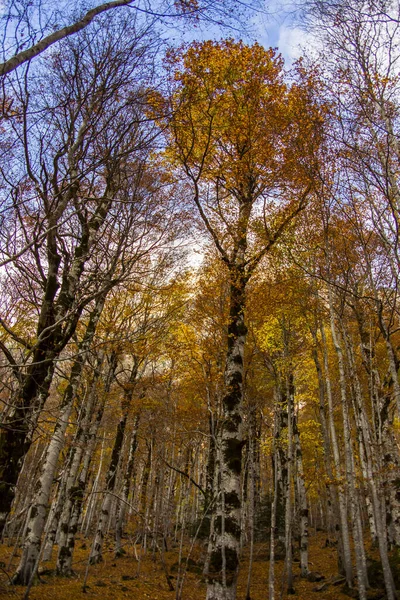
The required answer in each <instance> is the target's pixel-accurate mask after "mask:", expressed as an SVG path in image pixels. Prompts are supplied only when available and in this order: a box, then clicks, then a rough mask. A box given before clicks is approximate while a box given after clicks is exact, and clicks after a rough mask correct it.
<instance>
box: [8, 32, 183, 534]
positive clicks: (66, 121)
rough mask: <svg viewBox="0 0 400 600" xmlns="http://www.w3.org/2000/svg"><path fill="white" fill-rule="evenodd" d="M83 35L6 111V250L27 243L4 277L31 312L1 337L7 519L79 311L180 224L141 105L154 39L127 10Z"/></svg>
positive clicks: (23, 90) (52, 62)
mask: <svg viewBox="0 0 400 600" xmlns="http://www.w3.org/2000/svg"><path fill="white" fill-rule="evenodd" d="M87 36H88V39H86V38H85V36H83V37H81V38H75V40H74V42H71V41H68V42H65V44H66V47H65V48H64V49H63V50H64V53H63V55H61V54H59V55H55V56H52V57H50V58H49V63H48V64H49V66H48V71H46V72H44V73H43V75H42V77H41V78H38V79H37V80H36V81H35V83H34V84H32V86H30V85H29V86H28V88H27V89H26V90H25V89H22V90H21V98H20V118H18V119H16V120H14V121H12V122H11V123H10V128H11V129H12V131H13V135H14V148H15V149H14V160H15V168H14V169H13V170H12V171H11V172H6V168H5V167H3V168H2V174H3V176H4V179H5V181H6V182H7V187H8V197H6V199H5V201H4V208H5V212H6V214H7V218H8V220H9V223H10V225H11V223H12V225H13V229H12V230H11V227H10V228H9V229H8V230H7V231H4V238H5V239H4V242H5V244H4V245H5V248H4V250H3V252H4V254H3V256H5V257H7V256H9V255H13V254H14V249H18V248H20V247H21V245H22V246H24V247H27V246H28V248H27V250H26V252H24V253H23V254H22V255H21V256H20V257H19V258H18V260H16V261H14V262H12V263H10V264H8V265H7V267H6V277H5V278H4V280H3V285H8V286H10V288H11V289H13V288H15V287H16V288H17V291H16V293H18V292H22V293H23V295H24V297H25V299H26V302H27V303H28V304H29V305H30V309H31V311H32V313H31V314H32V319H31V321H30V327H29V330H27V331H25V332H24V334H23V335H21V336H19V335H17V333H16V332H15V331H14V328H13V327H12V326H11V325H10V323H8V324H7V322H6V321H5V318H3V320H2V327H3V328H4V330H5V331H6V332H7V333H8V335H9V336H10V339H11V340H12V341H13V344H16V345H17V347H16V349H15V350H14V349H12V350H10V348H9V347H8V348H7V346H6V345H4V344H3V345H2V351H3V352H4V354H5V356H6V358H7V360H8V361H11V363H12V364H13V365H14V375H15V378H16V380H17V386H16V389H15V394H14V396H13V397H12V398H10V404H11V405H12V410H10V411H9V413H8V415H7V418H6V420H5V422H3V423H2V433H1V436H0V479H1V484H0V486H1V494H0V497H1V500H0V513H1V519H0V521H1V528H2V527H3V526H4V522H5V519H6V517H7V514H8V512H9V510H10V507H11V502H12V499H13V497H14V486H15V483H16V480H17V477H18V473H19V470H20V467H21V464H22V461H23V459H24V457H25V455H26V453H27V451H28V450H29V447H30V444H31V442H32V434H33V431H34V430H35V426H36V422H37V418H38V416H39V414H40V411H41V409H42V408H43V406H44V403H45V401H46V398H47V396H48V393H49V389H50V385H51V381H52V378H53V373H54V369H55V367H56V361H57V359H58V357H59V356H60V354H61V352H62V351H63V349H64V348H65V347H66V346H67V344H68V343H69V342H70V340H71V339H72V337H73V336H74V333H75V331H76V327H77V325H78V322H79V320H80V318H81V316H82V313H83V311H84V310H85V308H86V307H87V306H88V305H90V303H92V302H93V301H94V300H95V298H96V297H98V296H99V295H102V294H103V293H104V292H107V291H109V290H110V289H112V287H113V286H115V285H116V284H117V283H118V282H119V281H121V280H124V279H126V278H127V277H128V276H129V275H130V274H131V269H132V268H133V265H135V263H136V262H137V260H138V258H140V257H142V256H143V255H145V254H147V253H148V252H149V251H150V249H151V248H154V247H155V246H157V245H158V244H159V243H160V240H163V239H164V237H168V236H171V235H174V233H173V231H174V229H173V228H172V227H171V228H170V231H168V226H169V225H171V220H172V219H173V218H174V210H173V208H172V205H171V204H169V199H168V195H162V194H161V193H160V189H162V190H164V187H163V185H162V183H161V181H160V174H159V172H157V171H156V170H151V169H150V168H148V166H147V165H148V151H149V149H150V147H151V144H152V140H153V138H154V135H155V131H154V130H153V129H152V127H151V125H149V124H148V123H147V119H146V117H145V115H144V113H143V104H144V103H145V101H146V91H145V86H144V81H148V77H149V76H151V70H150V69H149V68H151V61H152V57H153V55H152V52H150V57H149V54H147V53H148V52H149V43H148V39H147V38H146V36H145V34H143V32H136V31H135V29H134V28H133V27H132V26H131V25H130V24H127V23H124V22H121V21H119V22H118V21H116V22H114V23H110V26H109V28H108V29H107V28H105V27H101V26H99V28H98V31H95V32H92V33H87ZM143 36H144V37H143ZM146 57H149V62H147V58H146ZM45 82H46V85H45ZM47 82H49V83H47ZM19 165H22V167H21V169H19V168H18V166H19ZM167 205H168V206H167ZM165 211H167V212H165ZM166 215H167V216H166ZM168 215H169V217H168ZM13 233H14V234H15V235H12V234H13ZM10 234H11V235H10ZM32 239H33V240H34V241H33V243H32V244H31V243H30V242H31V240H32ZM17 353H18V354H17ZM14 355H15V356H14ZM17 364H18V365H19V366H18V367H17V366H16V365H17Z"/></svg>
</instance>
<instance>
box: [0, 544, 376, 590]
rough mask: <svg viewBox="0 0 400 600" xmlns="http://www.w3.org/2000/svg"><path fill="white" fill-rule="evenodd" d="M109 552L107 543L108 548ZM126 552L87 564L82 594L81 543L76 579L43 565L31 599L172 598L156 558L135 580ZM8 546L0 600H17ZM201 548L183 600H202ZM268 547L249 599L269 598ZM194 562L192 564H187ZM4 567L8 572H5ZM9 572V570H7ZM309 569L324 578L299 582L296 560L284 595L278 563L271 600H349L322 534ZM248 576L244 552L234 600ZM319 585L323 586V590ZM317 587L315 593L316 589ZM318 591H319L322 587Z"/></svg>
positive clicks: (260, 553) (172, 567) (261, 548)
mask: <svg viewBox="0 0 400 600" xmlns="http://www.w3.org/2000/svg"><path fill="white" fill-rule="evenodd" d="M110 550H111V544H110ZM126 550H127V553H126V554H125V555H124V556H122V557H120V558H118V559H115V558H114V555H113V553H112V552H111V551H109V552H105V554H104V561H103V562H102V563H101V564H99V565H93V566H90V568H89V572H88V578H87V588H86V591H85V592H83V590H82V584H83V581H84V578H85V572H86V568H87V557H88V552H89V544H88V543H87V541H86V540H83V539H80V540H78V543H77V548H76V551H75V561H74V567H73V568H74V571H75V576H74V577H71V578H69V579H67V578H62V577H56V576H55V575H54V571H52V569H54V566H55V564H54V562H49V563H45V566H44V568H41V571H43V570H44V569H46V571H45V572H44V573H43V574H42V575H41V580H42V583H39V584H37V585H34V586H33V587H32V589H31V592H30V596H29V597H30V599H31V600H91V599H93V600H95V599H101V600H122V599H124V598H127V599H129V600H147V599H150V600H175V596H176V592H175V591H171V590H169V589H168V585H167V580H166V573H165V570H164V569H163V567H162V564H161V561H160V558H159V555H157V554H155V555H154V556H153V555H152V553H151V552H149V553H148V554H147V555H146V556H144V557H143V558H142V559H141V564H140V574H139V576H138V574H137V571H138V561H137V558H136V556H137V553H138V552H139V550H137V553H136V556H135V551H134V548H133V547H132V546H129V545H127V546H126ZM178 550H179V549H178V548H173V549H171V550H170V551H169V552H166V553H165V563H166V567H167V570H168V573H169V574H170V576H171V579H170V580H171V582H172V584H173V586H174V587H176V577H177V561H178ZM12 553H13V548H12V547H9V546H6V545H3V546H0V598H4V599H6V598H7V599H14V600H22V598H23V597H24V593H25V588H23V587H19V586H9V585H8V583H7V582H8V581H9V578H10V576H11V575H12V573H13V572H14V571H15V568H16V566H17V564H18V558H19V556H20V554H21V551H20V549H18V551H17V553H16V554H15V555H14V557H13V560H12V563H11V565H10V566H9V562H10V557H11V555H12ZM200 553H201V551H200V548H197V549H195V550H194V551H193V552H192V555H191V561H190V572H187V574H186V577H185V582H184V587H183V593H182V596H181V598H182V600H204V598H205V584H204V581H203V578H202V576H201V566H200V561H199V565H197V566H196V564H195V563H196V559H198V558H200ZM267 554H268V546H267V545H266V544H256V545H255V552H254V562H253V570H252V586H251V600H266V598H268V570H269V562H268V556H267ZM192 561H193V562H192ZM8 567H9V568H8ZM7 569H8V570H7ZM310 571H312V572H313V573H315V574H317V573H319V574H321V575H323V576H324V579H323V580H322V581H319V582H315V581H314V582H312V581H308V580H305V579H301V578H300V576H299V564H298V562H295V563H294V565H293V572H294V575H295V579H294V588H295V592H296V595H295V596H293V595H292V596H287V595H286V593H285V592H286V590H285V592H284V593H282V588H283V586H282V580H283V578H282V573H283V561H278V562H277V564H276V572H275V581H276V588H275V589H276V597H277V598H278V599H282V598H297V599H298V600H312V599H315V600H348V599H349V595H347V594H344V593H343V591H342V586H343V584H340V583H338V582H337V581H335V578H336V579H337V554H336V550H335V548H332V547H328V548H327V547H325V536H324V535H323V534H316V535H312V536H311V537H310ZM247 575H248V552H247V553H246V552H245V553H244V557H243V562H242V565H241V572H240V577H239V584H238V594H237V598H238V600H245V596H246V585H247ZM324 584H326V585H325V586H324ZM317 588H320V589H317ZM321 588H322V589H321ZM370 597H371V598H374V599H376V600H377V599H378V598H384V597H385V596H384V595H383V594H380V593H377V591H375V592H373V593H371V595H370Z"/></svg>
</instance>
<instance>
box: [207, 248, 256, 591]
mask: <svg viewBox="0 0 400 600" xmlns="http://www.w3.org/2000/svg"><path fill="white" fill-rule="evenodd" d="M244 244H245V240H244ZM244 249H245V246H244V247H243V252H244ZM230 275H231V280H230V318H229V326H228V351H227V355H226V366H225V386H226V393H225V395H224V397H223V400H222V407H223V419H222V423H221V427H220V436H219V437H220V440H219V443H220V454H221V481H220V490H219V491H220V496H219V498H218V502H217V506H216V517H215V522H214V539H213V548H212V552H211V557H210V566H209V572H208V582H207V600H220V598H224V599H225V600H234V599H235V598H236V584H237V576H238V570H239V552H240V523H241V498H240V489H241V470H242V414H241V412H242V404H243V356H244V346H245V341H246V333H247V328H246V326H245V323H244V308H245V289H246V279H245V275H244V272H243V269H242V268H240V267H239V268H237V267H236V268H233V267H231V274H230Z"/></svg>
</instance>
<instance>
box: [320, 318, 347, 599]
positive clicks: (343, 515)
mask: <svg viewBox="0 0 400 600" xmlns="http://www.w3.org/2000/svg"><path fill="white" fill-rule="evenodd" d="M321 339H322V348H323V354H324V370H325V382H326V397H327V400H328V416H329V430H330V434H331V443H332V451H333V461H334V472H335V477H336V480H337V481H338V504H339V519H340V531H341V540H342V546H343V567H344V572H345V576H346V583H347V585H348V587H350V588H351V587H353V572H352V564H351V550H350V536H349V528H348V522H347V501H346V495H345V490H344V488H343V484H342V483H341V480H342V472H341V461H340V453H339V444H338V439H337V435H336V426H335V418H334V408H333V398H332V388H331V379H330V374H329V362H328V349H327V343H326V337H325V329H324V327H323V325H321Z"/></svg>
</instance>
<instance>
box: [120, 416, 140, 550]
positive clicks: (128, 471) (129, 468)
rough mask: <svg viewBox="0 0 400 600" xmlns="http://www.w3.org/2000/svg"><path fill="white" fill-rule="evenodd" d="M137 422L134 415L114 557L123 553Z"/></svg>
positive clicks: (138, 419)
mask: <svg viewBox="0 0 400 600" xmlns="http://www.w3.org/2000/svg"><path fill="white" fill-rule="evenodd" d="M139 422H140V414H138V415H136V417H135V419H134V422H133V430H132V437H131V443H130V446H129V456H128V463H127V466H126V470H125V475H124V480H123V484H122V492H121V500H120V502H119V507H118V515H117V523H116V527H115V554H116V556H121V555H122V554H124V551H123V548H122V531H123V526H124V521H125V515H126V508H127V501H128V498H129V490H130V489H131V479H132V474H133V467H134V464H135V453H136V448H137V446H138V439H137V434H138V429H139Z"/></svg>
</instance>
